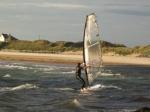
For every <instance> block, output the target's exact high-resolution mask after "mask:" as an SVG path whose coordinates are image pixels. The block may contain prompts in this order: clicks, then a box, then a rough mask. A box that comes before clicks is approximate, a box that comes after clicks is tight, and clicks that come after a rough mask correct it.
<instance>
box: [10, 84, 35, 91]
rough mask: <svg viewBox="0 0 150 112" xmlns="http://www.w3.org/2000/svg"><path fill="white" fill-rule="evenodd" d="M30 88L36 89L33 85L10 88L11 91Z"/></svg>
mask: <svg viewBox="0 0 150 112" xmlns="http://www.w3.org/2000/svg"><path fill="white" fill-rule="evenodd" d="M32 88H38V87H37V86H36V85H34V84H28V83H27V84H23V85H19V86H16V87H13V88H11V90H13V91H14V90H21V89H32Z"/></svg>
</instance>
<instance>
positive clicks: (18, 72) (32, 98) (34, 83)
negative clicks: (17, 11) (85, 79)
mask: <svg viewBox="0 0 150 112" xmlns="http://www.w3.org/2000/svg"><path fill="white" fill-rule="evenodd" d="M75 66H76V65H74V64H55V63H51V64H49V63H37V62H21V61H0V112H133V111H135V110H137V109H139V108H141V107H150V66H134V65H122V66H121V65H106V66H103V67H102V68H101V70H102V73H101V75H99V76H98V77H97V78H96V80H94V82H93V84H92V86H97V85H100V87H98V88H95V89H92V90H88V91H81V90H80V87H81V82H80V81H78V80H77V79H76V77H75ZM83 75H84V72H83Z"/></svg>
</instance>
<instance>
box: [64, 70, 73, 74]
mask: <svg viewBox="0 0 150 112" xmlns="http://www.w3.org/2000/svg"><path fill="white" fill-rule="evenodd" d="M61 73H62V74H74V73H75V71H74V70H72V71H68V72H61Z"/></svg>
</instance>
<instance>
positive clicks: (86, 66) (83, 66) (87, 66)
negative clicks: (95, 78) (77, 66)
mask: <svg viewBox="0 0 150 112" xmlns="http://www.w3.org/2000/svg"><path fill="white" fill-rule="evenodd" d="M89 67H91V66H90V65H88V64H85V63H82V68H83V69H86V68H89Z"/></svg>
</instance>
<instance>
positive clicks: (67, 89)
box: [48, 88, 74, 91]
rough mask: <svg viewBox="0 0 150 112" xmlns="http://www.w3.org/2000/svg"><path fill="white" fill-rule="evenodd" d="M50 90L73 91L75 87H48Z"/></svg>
mask: <svg viewBox="0 0 150 112" xmlns="http://www.w3.org/2000/svg"><path fill="white" fill-rule="evenodd" d="M48 89H50V90H56V91H57V90H58V91H73V90H74V89H73V88H48Z"/></svg>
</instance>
